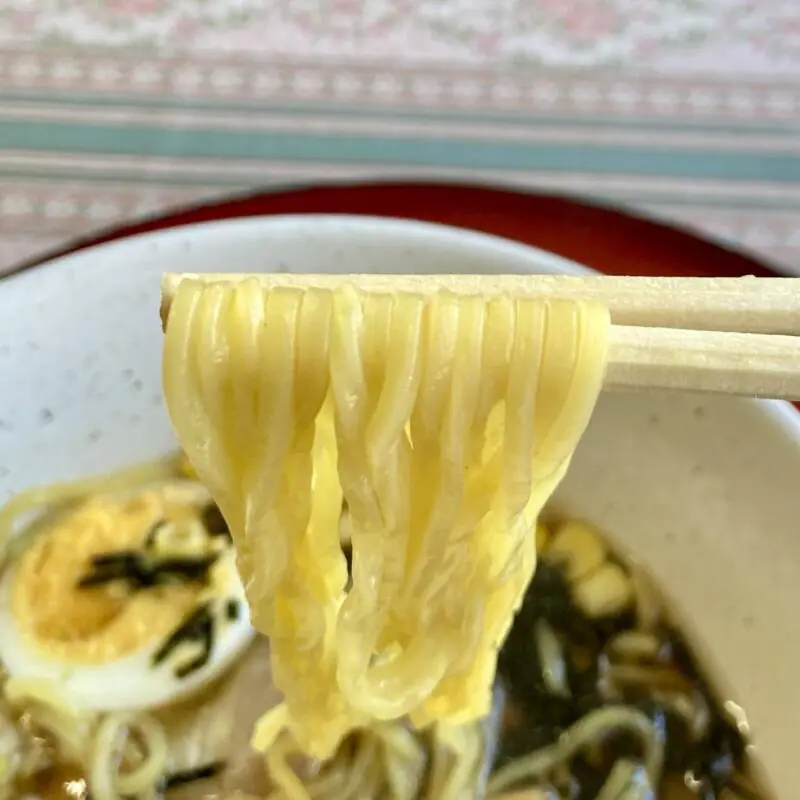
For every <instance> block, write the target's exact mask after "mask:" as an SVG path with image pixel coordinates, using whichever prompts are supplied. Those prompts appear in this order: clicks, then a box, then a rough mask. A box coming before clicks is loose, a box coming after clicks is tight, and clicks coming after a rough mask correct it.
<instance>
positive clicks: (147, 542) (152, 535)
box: [144, 519, 169, 549]
mask: <svg viewBox="0 0 800 800" xmlns="http://www.w3.org/2000/svg"><path fill="white" fill-rule="evenodd" d="M168 524H169V522H168V521H167V520H165V519H160V520H158V521H157V522H154V523H153V524H152V525H151V526H150V530H148V531H147V536H145V537H144V546H145V549H150V548H151V547H153V546H154V545H155V543H156V540H157V539H158V533H159V531H160V530H161V529H162V528H165V527H166V526H167V525H168Z"/></svg>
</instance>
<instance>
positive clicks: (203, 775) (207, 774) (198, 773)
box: [85, 761, 226, 800]
mask: <svg viewBox="0 0 800 800" xmlns="http://www.w3.org/2000/svg"><path fill="white" fill-rule="evenodd" d="M225 767H226V764H225V762H224V761H210V762H209V763H208V764H201V765H200V766H199V767H192V768H191V769H184V770H180V771H178V772H168V773H167V774H166V775H165V776H164V777H163V778H162V779H161V780H160V781H159V784H158V786H157V789H156V791H157V792H158V796H159V797H160V796H161V795H162V794H164V793H166V792H168V791H170V790H171V789H177V788H179V787H180V786H186V785H187V784H189V783H196V782H197V781H207V780H209V779H210V778H216V776H217V775H219V774H220V772H222V771H223V770H224V769H225ZM85 800H92V795H91V793H87V794H86V796H85ZM124 800H134V799H133V798H128V797H125V798H124Z"/></svg>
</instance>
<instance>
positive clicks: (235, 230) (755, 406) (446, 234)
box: [0, 214, 800, 783]
mask: <svg viewBox="0 0 800 800" xmlns="http://www.w3.org/2000/svg"><path fill="white" fill-rule="evenodd" d="M311 223H313V224H314V225H315V226H320V225H327V226H333V227H335V229H337V230H341V231H342V232H343V233H344V234H345V235H347V228H348V226H356V228H357V229H358V231H360V233H362V234H364V233H366V232H367V230H366V229H367V228H370V229H371V230H370V231H369V233H370V234H371V235H372V236H373V237H375V238H379V237H380V236H381V235H385V234H387V233H391V234H398V233H399V234H407V235H410V236H411V237H414V238H415V239H416V241H426V240H427V242H428V243H430V244H431V245H436V244H438V245H440V246H442V245H445V246H446V245H448V244H450V245H456V246H457V247H459V248H461V249H466V250H471V251H478V253H483V254H493V255H494V257H497V256H499V255H501V254H502V253H507V254H508V255H509V256H516V259H515V260H517V261H518V262H519V261H521V262H523V263H525V264H526V266H525V267H524V270H523V271H525V272H534V271H537V270H538V271H544V272H564V273H572V274H591V273H592V272H593V271H592V270H591V269H589V268H587V267H585V266H583V265H581V264H578V263H576V262H573V261H571V260H569V259H566V258H564V257H561V256H558V255H556V254H554V253H550V252H548V251H545V250H542V249H540V248H537V247H534V246H531V245H528V244H523V243H520V242H516V241H513V240H510V239H507V238H504V237H501V236H496V235H492V234H486V233H482V232H479V231H474V230H468V229H463V228H459V227H455V226H450V225H444V224H441V223H431V222H423V221H418V220H408V219H401V218H387V217H371V216H365V215H349V214H281V215H262V216H254V217H243V218H236V219H226V220H215V221H210V222H203V223H192V224H189V225H180V226H175V227H172V228H167V229H163V230H159V231H154V232H144V233H141V234H137V235H134V236H130V237H125V238H122V239H118V240H114V241H111V242H106V243H103V244H99V245H97V246H93V247H89V248H84V249H81V250H78V251H75V252H73V253H70V254H67V255H64V256H59V257H57V258H54V259H51V260H49V261H45V262H43V263H42V264H39V265H36V266H37V267H43V268H46V267H50V268H56V267H61V268H65V267H66V268H70V267H75V268H80V265H81V264H82V263H86V262H95V263H96V262H97V261H98V260H101V261H102V258H103V257H104V256H105V255H107V254H111V253H114V254H115V255H116V257H117V258H120V256H121V255H122V254H125V253H126V252H127V251H129V250H131V249H133V250H134V251H135V250H136V249H138V251H139V252H138V256H139V259H140V258H141V256H142V255H143V254H146V252H147V248H148V247H150V246H154V247H155V248H158V246H159V245H160V244H162V243H168V242H171V243H172V246H174V243H175V242H176V241H177V240H180V239H181V238H186V237H191V241H192V246H193V247H202V246H203V242H204V241H205V242H209V241H211V240H212V239H215V238H216V237H219V240H222V241H224V242H230V241H231V240H232V239H235V238H236V237H237V236H240V235H242V234H243V233H247V234H249V235H251V236H252V235H253V234H260V235H262V236H263V235H264V234H265V233H266V232H268V231H269V229H271V228H277V229H279V230H280V231H282V232H283V233H284V234H286V233H287V232H293V230H292V229H293V228H296V229H297V232H298V233H299V232H301V231H302V230H303V229H305V230H306V232H308V226H309V224H311ZM350 230H351V231H352V227H351V228H350ZM219 240H218V241H219ZM122 260H123V261H125V260H126V258H124V257H123V258H122ZM136 260H137V259H133V260H132V261H131V260H127V264H131V263H133V264H134V265H135V264H136ZM130 268H131V269H136V266H131V267H130ZM500 272H502V270H498V272H497V273H495V274H499V273H500ZM46 274H51V273H50V270H48V269H38V268H30V269H28V270H25V271H23V272H19V273H16V274H12V275H10V276H8V278H6V279H5V281H8V282H9V285H13V286H14V287H15V288H19V289H22V291H30V290H31V289H32V288H34V285H35V284H36V283H37V282H39V281H41V280H45V279H44V278H43V277H42V276H43V275H46ZM26 281H28V282H29V283H30V285H28V286H24V288H23V284H25V282H26ZM3 283H4V281H0V289H1V288H2V284H3ZM744 402H745V403H747V405H748V407H749V411H750V413H752V414H754V415H755V416H754V417H753V418H751V419H753V420H754V421H755V420H756V419H758V420H760V421H761V422H762V424H764V423H766V424H767V425H768V426H769V427H770V428H772V429H774V430H775V431H776V432H778V434H779V435H780V436H781V437H782V439H783V440H784V441H785V442H787V444H790V446H791V448H792V449H793V450H795V451H797V452H800V414H798V412H797V410H796V409H795V408H794V407H793V406H792V405H790V404H789V403H787V402H785V401H776V400H757V399H753V400H749V401H744ZM768 783H771V781H769V782H768Z"/></svg>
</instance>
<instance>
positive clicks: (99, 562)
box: [78, 550, 219, 591]
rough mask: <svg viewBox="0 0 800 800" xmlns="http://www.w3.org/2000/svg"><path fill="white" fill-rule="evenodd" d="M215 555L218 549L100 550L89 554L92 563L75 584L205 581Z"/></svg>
mask: <svg viewBox="0 0 800 800" xmlns="http://www.w3.org/2000/svg"><path fill="white" fill-rule="evenodd" d="M217 558H219V553H208V554H204V555H201V556H167V557H165V558H155V557H153V556H152V555H149V554H148V553H143V552H140V551H137V550H118V551H115V552H111V553H101V554H100V555H97V556H94V557H93V558H92V561H91V564H92V567H91V569H90V571H89V572H88V573H87V574H86V575H84V576H83V577H82V578H81V579H80V580H79V581H78V588H79V589H88V588H90V587H94V586H104V585H106V584H109V583H114V582H116V581H120V582H122V583H126V584H127V585H128V588H129V589H131V590H132V591H139V590H141V589H151V588H153V587H154V586H163V585H164V584H168V583H198V584H206V583H208V580H209V575H208V573H209V570H210V569H211V566H212V565H213V564H214V562H215V561H216V560H217Z"/></svg>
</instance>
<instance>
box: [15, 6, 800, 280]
mask: <svg viewBox="0 0 800 800" xmlns="http://www.w3.org/2000/svg"><path fill="white" fill-rule="evenodd" d="M376 176H382V177H386V176H402V177H404V178H408V177H411V176H414V177H428V178H430V177H434V176H440V177H446V178H466V179H471V180H477V181H491V182H501V183H505V184H514V185H522V186H526V187H532V188H536V187H540V188H547V189H549V190H552V189H557V190H563V191H565V192H571V193H575V194H579V195H585V196H589V197H592V198H596V199H604V200H607V201H609V202H611V203H614V204H616V205H625V206H628V207H631V208H634V209H637V210H639V211H640V212H642V213H646V214H649V215H654V216H657V217H659V218H666V219H669V220H674V221H677V222H680V223H682V224H685V225H688V226H690V227H692V228H694V229H696V230H699V231H701V232H703V233H705V234H706V235H709V236H711V237H713V238H715V239H717V240H720V241H723V242H727V243H732V244H734V245H737V246H744V247H746V248H748V249H750V250H754V251H756V252H758V253H760V254H761V255H763V256H764V257H765V258H766V259H767V260H769V261H770V262H772V263H773V264H775V265H776V266H778V267H781V268H785V269H787V270H791V269H795V270H798V271H800V215H799V214H798V210H800V1H799V0H760V2H759V1H757V0H0V273H2V272H3V271H4V270H6V269H8V268H9V267H10V266H12V265H13V264H14V263H15V262H17V261H19V260H20V259H25V258H29V257H31V256H33V255H36V254H37V253H41V252H44V251H46V250H48V249H50V248H53V247H56V246H61V245H63V244H65V243H66V242H67V241H69V240H71V239H73V238H74V237H76V236H82V235H86V234H88V233H89V232H91V231H92V230H95V229H98V228H103V227H106V226H108V225H110V224H113V223H115V222H119V221H122V220H131V219H136V218H141V217H143V216H147V215H150V214H153V213H154V212H158V211H163V210H166V209H168V208H171V207H174V206H179V205H184V204H186V203H193V202H196V201H202V200H212V199H215V198H219V197H221V196H226V195H229V194H231V193H236V192H242V191H246V190H248V189H252V188H256V187H257V188H264V187H269V186H272V185H285V184H287V183H296V182H308V181H320V180H331V179H335V180H342V179H350V178H353V179H357V178H362V177H376Z"/></svg>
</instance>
